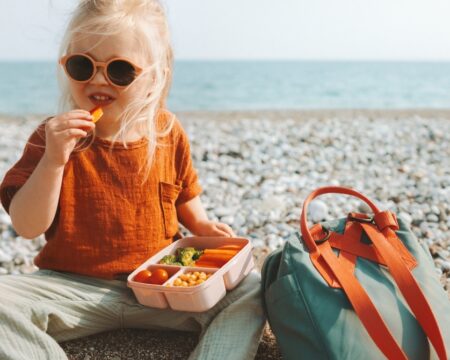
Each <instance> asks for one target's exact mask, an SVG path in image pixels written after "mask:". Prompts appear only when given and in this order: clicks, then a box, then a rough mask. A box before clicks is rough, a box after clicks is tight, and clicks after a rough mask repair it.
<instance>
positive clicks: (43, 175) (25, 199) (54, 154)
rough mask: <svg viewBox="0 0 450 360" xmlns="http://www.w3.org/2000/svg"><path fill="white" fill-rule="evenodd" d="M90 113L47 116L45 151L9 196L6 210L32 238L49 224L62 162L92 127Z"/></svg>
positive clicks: (56, 201)
mask: <svg viewBox="0 0 450 360" xmlns="http://www.w3.org/2000/svg"><path fill="white" fill-rule="evenodd" d="M90 119H91V115H90V114H89V112H87V111H84V110H73V111H70V112H68V113H65V114H61V115H58V116H56V117H54V118H52V119H50V120H49V121H48V122H47V123H46V126H45V141H46V145H45V152H44V155H43V156H42V158H41V160H40V161H39V163H38V165H37V166H36V168H35V169H34V171H33V173H32V174H31V175H30V177H29V178H28V180H27V181H26V182H25V184H24V185H23V186H22V187H21V188H20V190H19V191H17V193H16V194H15V195H14V197H13V199H12V200H11V205H10V208H9V213H10V215H11V221H12V224H13V227H14V229H15V230H16V232H17V233H18V234H19V235H21V236H23V237H25V238H30V239H31V238H34V237H36V236H38V235H40V234H42V233H43V232H45V231H46V230H47V229H48V228H49V226H50V225H51V223H52V221H53V219H54V217H55V214H56V209H57V206H58V200H59V195H60V191H61V182H62V179H63V173H64V166H65V164H66V163H67V161H68V160H69V156H70V154H71V153H72V151H73V149H74V147H75V145H76V142H77V140H78V139H79V138H80V137H84V136H86V135H87V131H88V130H90V129H93V128H94V126H95V125H94V124H93V123H92V121H90Z"/></svg>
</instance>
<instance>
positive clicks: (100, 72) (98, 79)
mask: <svg viewBox="0 0 450 360" xmlns="http://www.w3.org/2000/svg"><path fill="white" fill-rule="evenodd" d="M105 72H106V68H104V67H98V68H97V71H96V73H95V75H94V77H93V78H92V79H91V81H90V82H91V83H92V84H96V85H107V84H108V80H106V73H105Z"/></svg>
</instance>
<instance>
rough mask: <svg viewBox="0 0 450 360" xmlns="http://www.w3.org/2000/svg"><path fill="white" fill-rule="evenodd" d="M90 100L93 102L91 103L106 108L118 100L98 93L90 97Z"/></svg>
mask: <svg viewBox="0 0 450 360" xmlns="http://www.w3.org/2000/svg"><path fill="white" fill-rule="evenodd" d="M89 100H91V102H92V103H93V104H94V105H95V106H103V107H104V106H107V105H109V104H111V103H112V102H113V101H114V100H116V99H115V98H113V97H111V96H109V95H107V94H99V93H96V94H92V95H89Z"/></svg>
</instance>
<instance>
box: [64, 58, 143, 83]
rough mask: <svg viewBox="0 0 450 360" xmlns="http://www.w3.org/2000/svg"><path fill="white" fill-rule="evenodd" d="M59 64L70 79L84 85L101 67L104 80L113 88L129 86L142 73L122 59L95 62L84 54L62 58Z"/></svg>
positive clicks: (129, 62)
mask: <svg viewBox="0 0 450 360" xmlns="http://www.w3.org/2000/svg"><path fill="white" fill-rule="evenodd" d="M59 63H60V64H61V65H62V66H63V67H64V71H65V72H66V74H67V75H68V76H69V78H70V79H72V80H73V81H76V82H79V83H86V82H88V81H90V80H92V78H93V77H94V76H95V74H97V71H98V68H99V67H101V68H103V69H104V70H106V71H104V74H105V75H106V76H105V77H106V80H107V81H108V82H109V83H110V84H111V85H113V86H117V87H126V86H128V85H130V84H131V83H132V82H133V81H134V80H135V79H136V78H137V76H138V75H139V74H140V73H141V72H142V68H140V67H139V66H137V65H135V64H133V63H132V62H131V61H129V60H127V59H124V58H113V59H110V60H108V61H107V62H102V61H95V60H94V59H93V58H91V57H90V56H89V55H86V54H78V53H77V54H70V55H66V56H63V57H62V58H61V59H60V60H59Z"/></svg>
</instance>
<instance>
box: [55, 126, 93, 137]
mask: <svg viewBox="0 0 450 360" xmlns="http://www.w3.org/2000/svg"><path fill="white" fill-rule="evenodd" d="M61 134H63V135H65V136H66V137H69V138H83V137H85V136H87V134H88V133H87V131H84V130H81V129H77V128H71V129H66V130H64V131H62V132H61Z"/></svg>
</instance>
